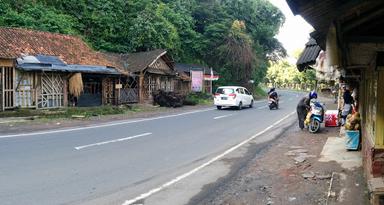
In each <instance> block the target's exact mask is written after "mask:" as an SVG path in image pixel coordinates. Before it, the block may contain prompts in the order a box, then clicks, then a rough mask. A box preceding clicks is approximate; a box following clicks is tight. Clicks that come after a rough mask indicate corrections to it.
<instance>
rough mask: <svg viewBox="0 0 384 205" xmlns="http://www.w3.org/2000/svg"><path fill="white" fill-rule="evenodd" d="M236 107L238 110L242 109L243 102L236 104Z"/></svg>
mask: <svg viewBox="0 0 384 205" xmlns="http://www.w3.org/2000/svg"><path fill="white" fill-rule="evenodd" d="M237 109H238V110H241V109H243V103H242V102H240V103H239V106H237Z"/></svg>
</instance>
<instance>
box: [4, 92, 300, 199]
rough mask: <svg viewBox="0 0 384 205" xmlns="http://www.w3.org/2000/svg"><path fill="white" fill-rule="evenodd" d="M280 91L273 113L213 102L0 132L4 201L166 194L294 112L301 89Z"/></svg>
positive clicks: (257, 107)
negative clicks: (157, 113)
mask: <svg viewBox="0 0 384 205" xmlns="http://www.w3.org/2000/svg"><path fill="white" fill-rule="evenodd" d="M281 94H282V96H281V104H280V107H281V108H280V109H279V110H273V111H270V110H269V109H268V108H267V106H266V103H267V102H266V101H265V100H264V101H259V102H255V104H254V107H253V108H245V109H243V110H234V109H224V110H217V109H215V108H214V107H212V108H209V109H204V110H196V111H192V112H187V113H180V114H173V115H165V116H161V117H155V118H148V119H140V120H130V121H118V122H111V123H109V124H102V125H94V126H92V127H80V128H79V127H77V128H72V129H66V130H47V131H45V132H37V133H20V134H15V135H2V136H1V132H0V184H1V185H0V201H1V204H3V205H8V204H9V205H14V204H28V205H55V204H87V203H89V204H117V205H122V204H124V205H128V204H135V203H138V202H140V201H144V200H145V198H147V197H150V196H151V195H152V194H155V193H156V194H160V195H161V191H162V190H163V189H165V188H167V187H169V186H172V185H174V184H176V183H180V182H182V181H183V180H185V179H187V178H190V177H192V174H195V175H194V176H193V177H196V173H198V172H199V171H201V170H203V169H205V168H206V167H208V166H210V164H211V163H213V162H214V161H215V160H218V159H219V158H220V157H222V156H224V155H225V154H226V151H227V152H228V150H229V149H231V148H233V147H234V146H236V145H239V143H242V142H246V140H247V139H249V138H250V137H252V136H253V137H258V135H257V134H258V133H259V134H262V133H261V132H263V131H265V130H266V128H268V127H269V128H272V127H270V126H271V125H273V124H275V125H276V122H279V121H281V119H285V118H286V117H287V116H289V115H290V114H291V115H292V113H293V112H294V110H295V107H296V104H297V102H298V100H299V98H300V97H301V96H302V94H298V93H295V92H287V91H285V92H281ZM238 147H240V146H238ZM235 148H237V147H235ZM229 151H231V150H229ZM197 176H198V174H197ZM165 200H166V199H165Z"/></svg>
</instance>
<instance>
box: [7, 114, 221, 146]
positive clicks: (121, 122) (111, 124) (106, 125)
mask: <svg viewBox="0 0 384 205" xmlns="http://www.w3.org/2000/svg"><path fill="white" fill-rule="evenodd" d="M212 110H216V109H215V108H209V109H204V110H195V111H191V112H185V113H179V114H174V115H166V116H160V117H153V118H146V119H140V120H132V121H119V122H115V123H107V124H100V125H94V126H88V127H77V128H70V129H60V130H51V131H45V132H31V133H22V134H12V135H0V139H2V138H11V137H23V136H33V135H46V134H54V133H61V132H72V131H79V130H87V129H95V128H101V127H112V126H116V125H124V124H133V123H137V122H144V121H152V120H158V119H164V118H171V117H178V116H182V115H189V114H194V113H199V112H207V111H212Z"/></svg>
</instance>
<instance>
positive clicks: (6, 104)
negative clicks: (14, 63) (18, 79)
mask: <svg viewBox="0 0 384 205" xmlns="http://www.w3.org/2000/svg"><path fill="white" fill-rule="evenodd" d="M0 74H1V77H0V87H1V92H0V93H1V106H0V107H1V110H6V109H11V108H14V107H15V83H14V81H15V68H14V67H0Z"/></svg>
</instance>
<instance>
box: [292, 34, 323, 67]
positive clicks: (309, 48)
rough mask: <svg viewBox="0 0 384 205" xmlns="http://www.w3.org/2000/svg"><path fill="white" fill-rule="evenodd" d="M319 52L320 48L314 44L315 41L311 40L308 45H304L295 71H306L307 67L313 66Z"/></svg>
mask: <svg viewBox="0 0 384 205" xmlns="http://www.w3.org/2000/svg"><path fill="white" fill-rule="evenodd" d="M320 51H321V48H320V46H319V45H318V44H317V43H316V40H315V39H313V38H311V39H310V40H309V41H308V43H307V44H305V49H304V51H303V53H301V55H300V58H299V60H297V63H296V65H297V69H298V70H299V71H300V72H301V71H303V70H305V69H307V68H308V66H310V65H314V64H315V63H316V59H317V57H318V56H319V53H320Z"/></svg>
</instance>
